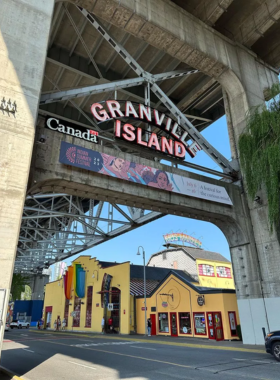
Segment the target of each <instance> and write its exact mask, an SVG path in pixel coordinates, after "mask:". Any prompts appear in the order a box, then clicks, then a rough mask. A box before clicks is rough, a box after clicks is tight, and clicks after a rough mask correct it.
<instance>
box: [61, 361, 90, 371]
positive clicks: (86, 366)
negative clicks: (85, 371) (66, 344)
mask: <svg viewBox="0 0 280 380" xmlns="http://www.w3.org/2000/svg"><path fill="white" fill-rule="evenodd" d="M68 363H72V364H76V365H79V366H81V367H85V368H90V369H96V368H93V367H89V366H88V365H83V364H79V363H75V362H70V361H68Z"/></svg>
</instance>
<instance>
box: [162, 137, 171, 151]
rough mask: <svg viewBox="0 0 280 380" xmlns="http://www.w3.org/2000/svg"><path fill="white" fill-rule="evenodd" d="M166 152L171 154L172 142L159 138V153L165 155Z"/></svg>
mask: <svg viewBox="0 0 280 380" xmlns="http://www.w3.org/2000/svg"><path fill="white" fill-rule="evenodd" d="M166 150H167V152H168V153H169V154H173V140H169V141H168V140H167V138H166V137H164V136H163V137H162V138H161V151H162V152H164V153H166Z"/></svg>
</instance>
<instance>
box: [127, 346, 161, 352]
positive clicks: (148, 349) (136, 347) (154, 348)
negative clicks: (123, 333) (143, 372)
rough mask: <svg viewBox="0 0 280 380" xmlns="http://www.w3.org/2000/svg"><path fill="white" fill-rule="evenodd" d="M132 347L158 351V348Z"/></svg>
mask: <svg viewBox="0 0 280 380" xmlns="http://www.w3.org/2000/svg"><path fill="white" fill-rule="evenodd" d="M130 347H133V348H143V349H144V350H154V351H156V350H157V349H156V348H149V347H139V346H130Z"/></svg>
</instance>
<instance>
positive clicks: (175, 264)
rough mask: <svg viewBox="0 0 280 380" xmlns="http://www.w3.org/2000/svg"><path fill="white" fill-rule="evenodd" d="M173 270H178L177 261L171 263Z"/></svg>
mask: <svg viewBox="0 0 280 380" xmlns="http://www.w3.org/2000/svg"><path fill="white" fill-rule="evenodd" d="M173 268H174V269H178V264H177V261H173Z"/></svg>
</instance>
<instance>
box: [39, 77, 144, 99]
mask: <svg viewBox="0 0 280 380" xmlns="http://www.w3.org/2000/svg"><path fill="white" fill-rule="evenodd" d="M144 82H145V79H143V78H133V79H124V80H121V81H117V82H110V83H104V84H98V85H96V86H88V87H82V88H74V89H72V90H66V91H59V92H55V93H53V94H45V95H42V96H41V100H40V104H47V103H51V102H59V101H62V100H68V99H73V98H75V99H76V98H81V97H84V96H89V95H93V94H99V93H103V92H108V91H116V90H119V89H122V88H129V87H134V86H139V85H141V84H143V83H144Z"/></svg>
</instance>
